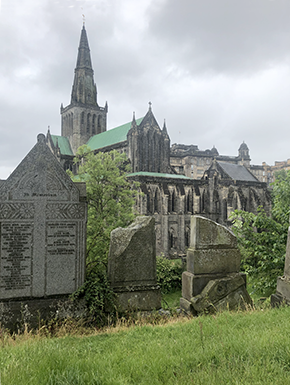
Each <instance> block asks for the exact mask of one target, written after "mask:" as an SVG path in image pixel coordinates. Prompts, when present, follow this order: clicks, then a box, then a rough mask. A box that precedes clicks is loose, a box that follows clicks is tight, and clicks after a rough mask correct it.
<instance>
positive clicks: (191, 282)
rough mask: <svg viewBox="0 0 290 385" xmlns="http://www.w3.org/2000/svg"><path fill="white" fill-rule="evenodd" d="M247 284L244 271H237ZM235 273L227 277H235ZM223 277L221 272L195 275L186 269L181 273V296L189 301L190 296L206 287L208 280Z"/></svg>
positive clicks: (195, 294)
mask: <svg viewBox="0 0 290 385" xmlns="http://www.w3.org/2000/svg"><path fill="white" fill-rule="evenodd" d="M238 274H239V275H240V276H241V277H242V278H243V280H244V283H245V285H246V284H247V278H246V274H245V273H238ZM236 275H237V274H236V273H234V274H231V275H228V276H229V277H235V276H236ZM218 278H224V275H222V274H202V275H195V274H192V273H190V272H188V271H184V272H183V273H182V297H183V298H185V299H186V300H188V301H190V300H191V298H192V297H195V296H197V295H198V294H200V293H201V292H202V290H203V289H204V288H205V287H206V285H207V284H208V283H209V281H212V280H215V279H218Z"/></svg>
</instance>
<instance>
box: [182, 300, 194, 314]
mask: <svg viewBox="0 0 290 385" xmlns="http://www.w3.org/2000/svg"><path fill="white" fill-rule="evenodd" d="M179 305H180V309H182V310H183V311H185V312H186V313H188V314H193V312H194V313H196V312H195V311H194V309H193V307H192V304H191V302H190V301H188V300H187V299H185V298H183V297H182V298H180V301H179Z"/></svg>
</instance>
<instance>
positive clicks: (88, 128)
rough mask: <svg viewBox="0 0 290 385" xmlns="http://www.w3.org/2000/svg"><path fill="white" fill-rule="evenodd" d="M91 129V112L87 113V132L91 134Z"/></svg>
mask: <svg viewBox="0 0 290 385" xmlns="http://www.w3.org/2000/svg"><path fill="white" fill-rule="evenodd" d="M90 131H91V114H90V113H88V114H87V133H88V134H90Z"/></svg>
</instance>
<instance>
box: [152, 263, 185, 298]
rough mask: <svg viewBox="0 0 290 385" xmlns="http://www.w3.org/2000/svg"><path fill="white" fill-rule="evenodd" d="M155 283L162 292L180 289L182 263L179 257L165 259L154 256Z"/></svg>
mask: <svg viewBox="0 0 290 385" xmlns="http://www.w3.org/2000/svg"><path fill="white" fill-rule="evenodd" d="M156 273H157V283H158V285H159V286H160V287H161V291H162V293H169V292H171V291H174V290H176V289H181V275H182V263H181V260H180V259H174V260H170V259H166V258H164V257H162V256H157V257H156Z"/></svg>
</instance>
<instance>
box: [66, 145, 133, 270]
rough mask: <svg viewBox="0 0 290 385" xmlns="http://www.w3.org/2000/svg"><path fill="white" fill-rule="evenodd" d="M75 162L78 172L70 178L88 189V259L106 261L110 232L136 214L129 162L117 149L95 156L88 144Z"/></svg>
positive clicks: (79, 152) (127, 222) (80, 149)
mask: <svg viewBox="0 0 290 385" xmlns="http://www.w3.org/2000/svg"><path fill="white" fill-rule="evenodd" d="M75 163H76V164H77V165H78V173H77V176H76V177H73V178H74V179H75V180H77V181H82V182H85V183H86V188H87V199H88V223H87V262H88V263H91V262H94V261H95V260H96V259H97V260H98V261H100V260H102V261H106V258H107V255H108V251H109V246H110V233H111V231H112V230H113V229H115V228H117V227H126V226H128V225H129V224H130V223H131V222H132V221H133V220H134V218H135V216H136V215H135V213H134V211H133V207H134V202H135V199H134V197H136V195H137V190H136V189H133V188H132V184H131V183H130V182H128V180H127V179H126V175H127V174H128V173H129V172H130V170H131V168H130V164H129V162H128V159H127V157H126V155H125V154H120V153H119V152H118V151H111V152H108V153H101V152H99V153H97V154H96V155H95V154H94V153H93V152H92V151H91V150H90V149H89V147H87V146H82V147H80V148H79V150H78V152H77V154H76V157H75Z"/></svg>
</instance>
